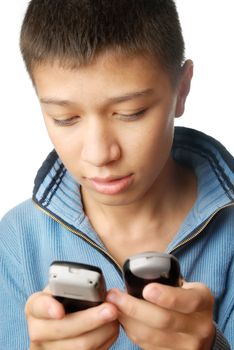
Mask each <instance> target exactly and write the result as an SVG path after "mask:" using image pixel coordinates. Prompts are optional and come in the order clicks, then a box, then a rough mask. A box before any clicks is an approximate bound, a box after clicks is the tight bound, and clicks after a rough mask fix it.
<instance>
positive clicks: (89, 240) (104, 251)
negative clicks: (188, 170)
mask: <svg viewBox="0 0 234 350" xmlns="http://www.w3.org/2000/svg"><path fill="white" fill-rule="evenodd" d="M33 203H34V205H35V206H36V207H37V208H38V209H39V210H40V211H42V212H43V213H44V214H46V215H47V216H49V217H50V218H51V219H53V220H54V221H56V222H57V223H58V224H60V225H62V226H63V227H64V228H65V229H66V230H68V231H70V232H72V233H73V234H75V235H76V236H78V237H80V238H82V239H83V240H85V241H86V242H87V243H88V244H90V245H91V246H92V247H94V248H95V249H97V250H98V251H100V252H101V253H102V254H104V255H105V256H107V257H108V259H110V260H111V261H112V263H113V264H114V265H115V267H116V268H117V269H118V270H119V271H120V272H121V274H122V273H123V269H122V267H121V265H119V263H118V262H117V261H116V260H115V258H113V256H112V255H111V254H109V253H108V252H107V251H106V250H105V249H103V248H102V247H100V246H99V245H98V244H97V243H95V242H94V241H92V240H91V239H89V237H87V235H86V234H84V233H83V232H82V231H79V230H77V229H73V228H71V227H70V226H69V225H67V224H65V223H64V222H63V221H61V220H59V219H58V218H57V217H55V216H54V215H53V214H51V213H50V212H49V211H47V210H46V209H44V208H42V207H41V206H40V205H39V204H38V203H36V202H35V200H34V199H33ZM232 206H234V202H233V203H230V204H227V205H224V206H222V207H221V208H219V209H217V210H216V211H215V212H214V213H213V214H212V215H211V216H210V217H209V218H208V219H207V220H206V221H205V223H204V224H203V225H202V226H201V227H200V228H199V230H197V231H196V232H194V233H193V234H192V235H191V236H189V237H188V238H187V239H185V240H183V241H182V242H180V243H179V244H177V245H176V246H175V247H174V248H173V249H171V250H170V251H169V252H168V253H169V254H172V253H173V252H175V251H176V250H177V249H179V248H181V247H183V246H185V245H187V244H189V243H191V241H192V240H194V239H195V238H196V237H197V236H199V234H201V232H202V231H203V230H204V229H205V228H206V227H207V226H208V224H209V223H210V222H211V220H212V219H213V218H214V217H215V216H216V215H217V214H218V213H219V212H220V211H221V210H223V209H225V208H229V207H232Z"/></svg>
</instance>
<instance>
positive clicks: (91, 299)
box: [49, 261, 106, 313]
mask: <svg viewBox="0 0 234 350" xmlns="http://www.w3.org/2000/svg"><path fill="white" fill-rule="evenodd" d="M49 288H50V291H51V292H52V294H53V296H54V297H55V298H56V299H57V300H58V301H59V302H61V303H62V304H63V306H64V309H65V312H66V313H71V312H76V311H79V310H84V309H87V308H90V307H92V306H97V305H99V304H101V303H102V302H103V301H104V300H105V296H106V284H105V280H104V276H103V274H102V271H101V269H100V268H98V267H97V266H93V265H87V264H80V263H76V262H70V261H54V262H52V264H51V265H50V268H49Z"/></svg>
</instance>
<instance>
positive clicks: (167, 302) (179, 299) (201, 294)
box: [143, 282, 214, 314]
mask: <svg viewBox="0 0 234 350" xmlns="http://www.w3.org/2000/svg"><path fill="white" fill-rule="evenodd" d="M143 297H144V299H145V300H147V301H150V302H151V303H154V304H156V305H158V306H161V307H163V308H165V309H168V310H173V311H177V312H181V313H184V314H190V313H192V312H199V311H203V310H205V309H212V307H213V303H214V298H213V296H212V294H211V291H210V290H209V288H208V287H206V286H205V285H204V284H201V283H187V282H184V283H183V287H182V288H180V287H171V286H166V285H162V284H158V283H151V284H148V285H147V286H146V287H145V288H144V290H143Z"/></svg>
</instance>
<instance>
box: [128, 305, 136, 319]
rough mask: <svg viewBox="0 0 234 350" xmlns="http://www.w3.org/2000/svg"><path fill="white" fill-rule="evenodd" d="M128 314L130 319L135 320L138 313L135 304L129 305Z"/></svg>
mask: <svg viewBox="0 0 234 350" xmlns="http://www.w3.org/2000/svg"><path fill="white" fill-rule="evenodd" d="M126 313H127V315H128V316H129V317H131V318H135V317H136V313H137V310H136V307H135V305H134V304H131V303H129V304H128V305H127V307H126Z"/></svg>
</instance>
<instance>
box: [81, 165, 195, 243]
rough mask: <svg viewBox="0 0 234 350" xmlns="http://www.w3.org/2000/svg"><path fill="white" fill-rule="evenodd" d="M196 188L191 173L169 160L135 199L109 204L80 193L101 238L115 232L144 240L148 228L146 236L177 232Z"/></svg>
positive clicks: (123, 237)
mask: <svg viewBox="0 0 234 350" xmlns="http://www.w3.org/2000/svg"><path fill="white" fill-rule="evenodd" d="M167 174H168V175H167ZM195 188H196V186H195V179H194V176H193V175H192V173H191V172H190V171H189V170H188V169H186V168H183V167H180V166H179V165H178V164H176V163H175V162H174V161H170V162H168V164H167V166H166V168H165V171H164V172H163V173H162V175H161V176H160V178H158V179H157V181H156V182H155V183H154V184H153V186H152V187H151V188H150V189H149V191H148V192H146V193H145V195H144V196H143V197H141V198H140V199H139V200H136V201H134V203H130V204H128V205H123V206H110V205H105V204H101V203H97V202H96V201H94V200H92V198H91V197H90V196H89V195H88V194H87V193H86V192H85V191H84V190H83V191H82V194H83V202H84V209H85V212H86V214H87V216H88V217H89V220H90V222H91V224H92V226H93V227H94V229H95V230H96V232H97V233H98V234H99V235H100V238H101V239H102V240H103V241H104V242H105V239H108V238H109V237H110V236H111V239H113V238H114V236H115V235H117V236H118V239H121V238H122V239H123V240H124V239H126V237H128V240H130V239H132V240H134V239H136V240H140V239H143V240H145V239H146V236H147V232H148V235H149V236H150V235H151V234H152V232H153V234H154V235H155V233H156V232H157V235H158V236H160V235H162V236H163V235H165V231H166V232H169V233H170V235H172V232H173V233H174V234H175V233H176V231H177V229H178V228H179V226H180V224H181V222H182V221H183V220H184V218H185V216H186V215H187V213H188V211H189V210H190V209H191V207H192V205H193V203H194V201H195V197H196V190H195ZM185 194H187V196H186V195H185ZM146 227H147V232H146V230H145V228H146Z"/></svg>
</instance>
